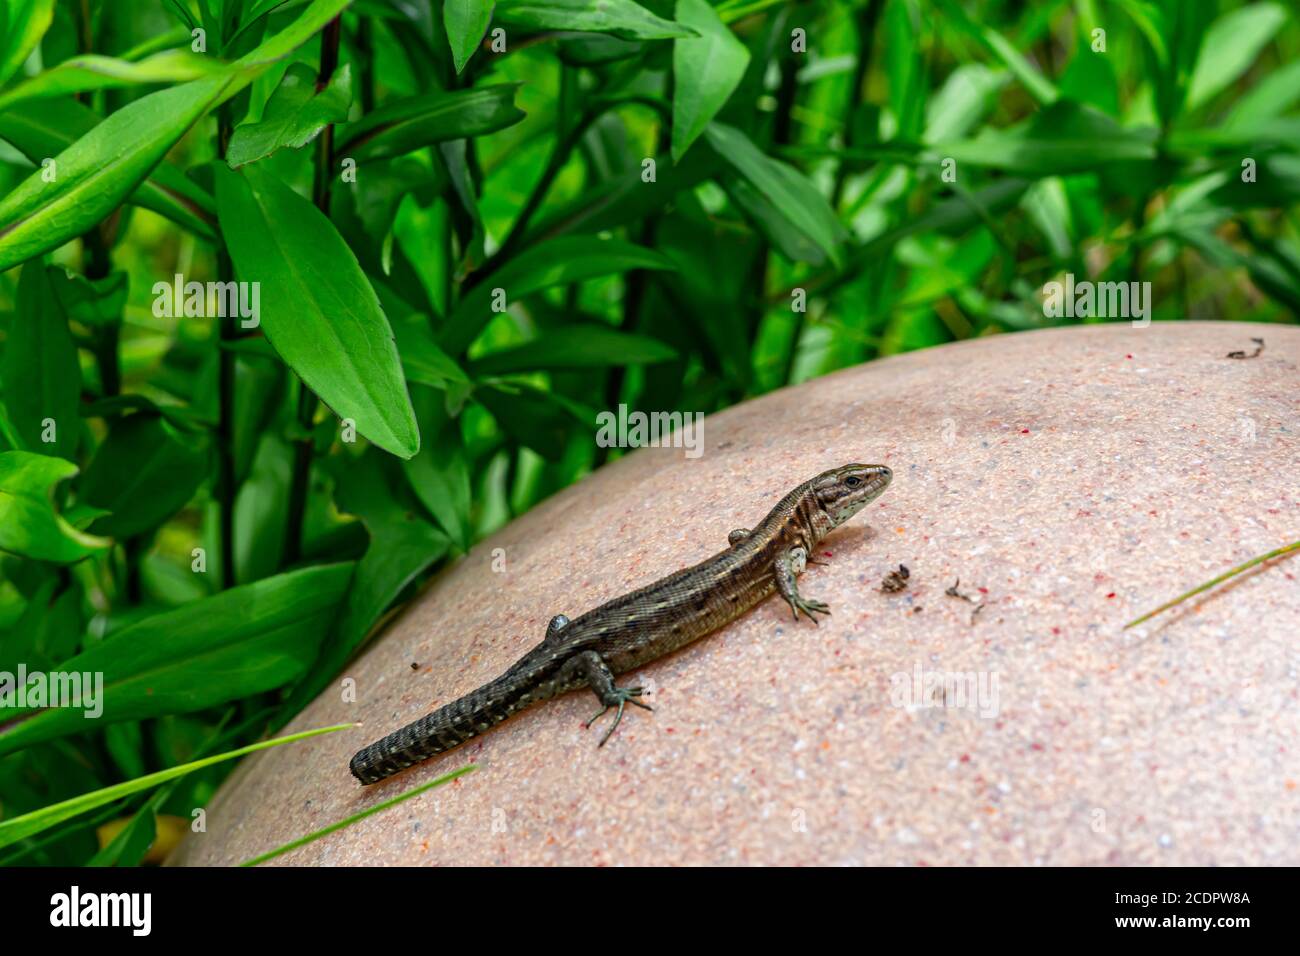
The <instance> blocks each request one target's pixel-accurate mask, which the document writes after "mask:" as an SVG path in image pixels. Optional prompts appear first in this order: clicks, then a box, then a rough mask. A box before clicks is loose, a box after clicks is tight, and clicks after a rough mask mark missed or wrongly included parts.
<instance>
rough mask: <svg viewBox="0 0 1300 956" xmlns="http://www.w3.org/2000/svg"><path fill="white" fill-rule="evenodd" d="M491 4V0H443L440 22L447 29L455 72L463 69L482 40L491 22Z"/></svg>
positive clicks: (492, 4)
mask: <svg viewBox="0 0 1300 956" xmlns="http://www.w3.org/2000/svg"><path fill="white" fill-rule="evenodd" d="M493 6H494V3H493V0H443V4H442V23H443V26H444V27H445V28H446V30H447V44H448V45H449V46H450V47H451V58H452V60H453V61H454V62H455V64H456V72H457V73H460V72H462V71H463V70H464V69H465V64H466V63H468V62H469V58H470V57H472V56H473V55H474V51H475V50H477V49H478V47H479V44H480V43H482V42H483V37H484V35H485V34H486V33H487V28H488V24H489V23H491V22H492V7H493Z"/></svg>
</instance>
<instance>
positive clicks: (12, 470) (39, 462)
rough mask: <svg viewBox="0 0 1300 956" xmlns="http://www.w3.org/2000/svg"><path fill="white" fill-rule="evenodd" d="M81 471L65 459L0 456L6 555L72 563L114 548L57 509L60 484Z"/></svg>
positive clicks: (0, 525) (0, 520)
mask: <svg viewBox="0 0 1300 956" xmlns="http://www.w3.org/2000/svg"><path fill="white" fill-rule="evenodd" d="M76 473H77V466H76V465H74V464H73V463H72V462H70V461H65V460H64V459H62V458H51V457H50V456H48V455H34V454H32V453H31V452H26V451H6V452H0V551H8V552H10V553H12V554H18V555H22V556H23V557H25V558H35V559H36V560H37V561H54V562H57V563H59V564H71V563H72V562H74V561H80V560H81V559H82V558H84V557H87V556H88V555H91V554H94V553H95V552H96V551H102V550H103V549H104V548H106V547H108V544H109V542H107V541H105V540H104V539H103V538H95V537H92V536H91V535H88V534H82V533H81V532H80V531H78V530H77V529H76V528H74V527H72V525H70V524H69V523H68V522H67V521H65V520H64V519H63V518H62V517H61V516H60V515H59V514H58V513H57V512H56V511H55V510H54V498H53V494H54V486H55V485H57V484H58V483H59V482H61V481H66V480H67V479H69V478H71V477H72V476H73V475H75V474H76Z"/></svg>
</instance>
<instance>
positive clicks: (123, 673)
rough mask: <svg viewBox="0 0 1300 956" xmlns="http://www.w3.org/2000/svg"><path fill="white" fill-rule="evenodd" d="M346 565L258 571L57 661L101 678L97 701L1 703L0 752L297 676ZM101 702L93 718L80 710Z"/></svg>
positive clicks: (342, 584)
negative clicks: (267, 574) (256, 576)
mask: <svg viewBox="0 0 1300 956" xmlns="http://www.w3.org/2000/svg"><path fill="white" fill-rule="evenodd" d="M352 570H353V566H352V565H351V564H350V563H349V564H332V565H326V566H323V567H314V568H307V569H304V570H301V571H291V572H289V573H287V574H280V575H276V576H275V577H271V578H264V579H263V580H261V581H257V582H255V583H253V584H244V585H241V586H239V587H234V588H231V589H230V590H228V591H223V592H222V593H220V594H217V595H214V596H212V597H208V598H203V599H202V600H199V601H194V602H193V603H191V604H186V605H183V606H182V607H179V608H176V609H175V610H171V611H166V612H164V613H162V614H154V615H152V616H151V617H147V618H145V619H144V620H142V621H139V622H138V623H136V624H131V625H129V626H127V627H125V628H123V629H122V630H121V631H118V632H115V633H114V634H113V635H112V636H111V637H110V638H108V639H107V640H104V641H101V642H99V643H97V644H94V645H93V646H91V647H90V649H88V650H86V651H83V652H82V653H81V654H79V655H77V656H76V657H74V658H72V659H71V660H68V661H65V662H63V663H62V664H61V665H60V666H59V670H60V671H62V672H66V673H82V674H86V673H89V674H97V675H102V680H103V683H102V687H97V688H96V690H95V693H94V699H91V696H90V695H89V694H87V695H84V699H79V700H76V701H73V702H72V706H63V707H45V708H33V707H30V706H29V707H22V708H18V707H14V708H6V709H5V710H4V711H3V713H4V714H5V716H6V718H8V719H7V721H6V722H5V723H3V724H0V755H3V754H7V753H13V752H14V751H15V750H21V749H23V748H25V747H30V746H31V745H32V744H34V743H38V742H40V741H42V740H51V739H53V738H56V737H61V736H65V735H67V734H71V733H78V732H82V731H86V730H89V729H92V728H94V727H95V726H97V725H98V726H102V725H104V724H111V723H117V722H119V721H123V720H141V719H144V718H148V717H157V716H160V715H162V714H183V713H189V712H190V711H195V710H201V709H203V708H204V707H211V706H213V705H215V704H220V703H224V702H225V701H228V700H237V699H239V698H241V697H248V696H250V695H252V694H259V693H262V692H263V691H268V690H274V689H275V688H277V687H281V686H283V685H285V684H287V683H289V682H291V681H293V680H296V679H297V678H299V677H301V676H302V674H303V673H304V672H305V671H306V670H307V668H308V667H310V666H311V662H312V661H313V660H314V659H315V657H316V653H317V650H318V648H319V647H320V643H321V640H322V638H323V636H324V634H325V633H326V632H327V631H328V629H329V626H330V623H331V622H332V620H333V619H334V617H335V615H336V613H337V609H338V605H339V602H340V601H341V600H342V598H343V594H344V589H345V588H346V587H347V585H348V582H349V581H350V580H351V578H352ZM96 680H97V682H98V678H97V679H96ZM100 708H102V713H100V714H99V716H98V717H89V716H88V715H87V712H90V713H94V712H95V711H96V710H98V709H100Z"/></svg>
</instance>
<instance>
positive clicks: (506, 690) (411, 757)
mask: <svg viewBox="0 0 1300 956" xmlns="http://www.w3.org/2000/svg"><path fill="white" fill-rule="evenodd" d="M892 478H893V472H891V471H890V469H889V468H887V467H886V466H884V465H860V464H849V465H843V466H841V467H839V468H834V469H832V470H830V471H825V472H822V473H821V474H820V475H818V476H817V477H815V478H813V479H811V480H809V481H805V482H803V483H802V484H801V485H799V486H798V487H796V488H795V489H794V490H792V491H790V492H789V493H788V494H786V495H785V497H783V498H782V499H781V500H780V502H778V503H777V505H776V507H774V508H773V509H772V510H771V512H769V513H768V515H767V517H766V518H764V519H763V520H762V522H760V523H759V524H758V525H757V526H756V527H754V528H753V530H749V529H744V528H739V529H737V530H735V531H732V532H731V533H730V534H729V535H728V536H727V543H728V547H727V549H726V550H725V551H722V552H720V553H718V554H716V555H714V556H713V557H711V558H708V559H707V560H705V561H702V562H700V563H699V564H696V565H694V566H692V567H689V568H684V569H683V570H681V571H678V572H676V573H675V574H670V575H669V576H668V577H666V578H663V579H661V580H659V581H656V582H655V583H653V584H650V585H647V586H646V587H643V588H640V589H638V590H635V591H631V592H629V593H627V594H624V595H622V596H621V597H617V598H614V599H613V600H612V601H608V602H606V603H605V604H602V605H600V606H599V607H597V608H595V609H593V610H591V611H588V612H587V613H586V614H583V615H581V616H580V617H578V618H576V619H574V620H570V619H569V618H568V617H566V616H565V615H563V614H557V615H555V616H554V617H553V618H551V621H550V624H549V625H547V628H546V636H545V637H544V638H543V639H542V641H541V643H539V644H538V645H537V646H536V647H534V648H533V649H532V650H530V651H529V652H528V653H526V654H525V655H524V656H523V657H521V658H520V659H519V660H518V661H517V662H515V664H514V665H512V666H511V667H510V668H509V669H508V670H507V671H506V672H505V673H504V674H502V675H501V676H500V677H498V678H496V679H495V680H492V681H489V682H488V683H486V684H484V685H483V686H482V687H479V688H478V689H477V690H474V691H471V692H470V693H468V694H466V695H465V696H463V697H460V698H458V699H456V700H454V701H452V702H451V703H449V704H447V705H445V706H443V707H441V708H439V709H437V710H435V711H433V712H432V713H430V714H428V715H426V716H424V717H421V718H420V719H419V720H417V721H415V722H413V723H411V724H408V725H407V726H405V727H403V728H401V729H400V730H396V731H394V732H393V733H391V734H389V735H388V736H387V737H384V738H383V739H382V740H378V741H376V742H375V743H372V744H370V745H369V746H367V747H364V748H362V749H361V750H359V751H357V753H356V754H355V755H354V756H353V757H352V761H351V763H350V769H351V771H352V774H353V776H355V777H356V778H357V779H358V780H360V781H361V782H362V783H363V784H370V783H377V782H378V781H380V780H383V779H385V778H386V777H390V776H392V775H393V774H395V773H398V772H399V771H402V770H404V769H406V768H407V767H410V766H412V765H414V764H416V763H419V762H420V761H422V760H425V759H427V758H429V757H432V756H434V755H436V754H440V753H444V752H445V751H448V750H451V749H452V748H454V747H457V746H459V745H460V744H463V743H465V742H466V741H467V740H470V739H471V738H474V737H477V736H478V735H479V734H482V733H483V732H485V731H487V730H489V729H491V728H492V727H495V726H496V725H497V724H499V723H501V722H502V721H504V720H506V719H507V718H509V717H511V716H512V715H514V714H516V713H518V712H519V711H521V710H523V709H524V708H526V707H529V706H531V705H532V704H535V703H538V702H540V701H544V700H550V699H551V698H553V697H556V696H558V695H560V694H563V693H567V692H568V691H571V690H576V689H578V688H581V687H590V688H591V689H592V691H593V692H594V693H595V695H596V697H597V698H598V699H599V701H600V704H601V710H600V712H599V713H597V714H596V715H595V716H593V717H592V718H591V719H590V720H588V721H587V722H586V723H585V724H584V725H583V726H584V727H588V728H590V727H591V726H592V725H593V724H594V723H595V722H596V721H597V720H599V719H600V718H601V717H603V716H604V715H605V714H606V713H608V712H609V711H610V710H611V709H613V708H617V712H616V714H615V716H614V722H613V723H612V724H611V725H610V727H609V729H608V730H607V731H606V732H605V735H604V736H603V737H602V738H601V741H600V744H599V745H598V746H601V747H603V746H604V745H605V742H606V741H608V740H609V738H610V736H611V735H612V734H613V733H614V731H615V730H616V729H617V728H618V725H619V722H620V721H621V720H622V719H623V709H624V707H625V706H626V705H628V704H632V705H634V706H637V707H641V708H644V709H645V710H651V709H652V708H651V707H650V705H649V704H646V703H643V702H642V701H640V700H639V699H638V698H639V697H641V695H642V693H643V689H642V688H641V687H639V686H632V687H619V686H617V685H616V684H615V682H614V677H615V675H618V674H623V673H625V672H627V671H630V670H633V669H635V668H637V667H640V666H641V665H643V664H645V663H647V662H649V661H652V660H655V659H656V658H659V657H663V656H664V655H665V654H669V653H671V652H672V651H675V650H677V649H678V648H680V647H682V646H684V645H686V644H689V643H690V642H692V641H694V640H696V639H698V638H701V637H704V636H705V635H706V634H709V633H712V632H713V631H716V630H718V629H719V628H721V627H722V626H724V625H726V624H729V623H730V622H731V621H734V620H735V619H736V618H738V617H740V616H741V615H742V614H744V613H745V612H746V611H748V610H749V609H750V608H752V607H754V606H755V605H757V604H758V603H759V602H761V601H763V600H765V599H766V598H768V597H769V596H770V595H772V594H773V593H774V592H779V593H780V595H781V597H782V598H784V599H785V601H786V603H788V604H789V605H790V609H791V612H792V613H793V615H794V619H795V621H796V622H798V620H799V613H800V612H801V611H802V612H803V613H804V614H805V615H806V616H807V617H808V618H809V619H810V620H811V621H812V622H813V623H814V624H816V623H817V618H816V615H817V614H829V613H830V608H829V607H828V606H827V605H826V604H824V603H822V602H821V601H816V600H812V599H810V598H805V597H803V596H802V595H801V594H800V593H799V589H798V586H797V584H796V577H797V576H798V575H800V574H802V573H803V571H804V569H805V567H806V566H807V565H808V564H822V563H825V562H821V561H817V560H815V559H814V558H813V551H814V549H815V548H816V547H817V545H818V543H819V542H820V541H821V540H822V538H824V537H825V536H826V535H827V534H828V533H830V531H831V530H832V529H834V528H836V527H838V526H839V525H841V524H843V523H844V522H845V521H848V520H849V519H850V518H851V517H853V516H854V515H855V514H857V513H858V512H859V511H861V510H862V509H863V508H864V507H866V505H868V504H869V503H870V502H872V501H874V500H875V499H876V498H877V497H879V496H880V495H881V494H882V493H883V492H884V490H885V488H886V487H888V485H889V482H890V481H891V479H892Z"/></svg>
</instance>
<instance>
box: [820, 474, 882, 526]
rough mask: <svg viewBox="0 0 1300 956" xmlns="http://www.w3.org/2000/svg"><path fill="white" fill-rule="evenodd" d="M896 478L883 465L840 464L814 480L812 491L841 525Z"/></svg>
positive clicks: (834, 523)
mask: <svg viewBox="0 0 1300 956" xmlns="http://www.w3.org/2000/svg"><path fill="white" fill-rule="evenodd" d="M893 477H894V473H893V472H892V471H890V470H889V469H888V468H886V467H885V466H884V465H841V466H840V467H839V468H833V469H831V470H830V471H826V472H822V473H821V474H820V475H818V476H817V477H816V478H814V479H813V482H812V486H813V494H815V495H816V496H817V504H818V505H820V506H821V509H822V510H823V511H824V512H826V514H827V516H829V517H830V519H831V522H832V524H833V526H835V527H838V526H839V525H842V524H844V522H846V521H848V520H849V519H850V518H852V517H853V516H854V515H855V514H857V513H858V512H859V511H861V510H862V509H863V508H865V507H866V506H867V505H869V504H870V503H871V502H873V501H875V500H876V499H877V498H879V497H880V495H881V494H882V493H883V492H884V490H885V489H886V488H888V487H889V482H890V480H891V479H892V478H893Z"/></svg>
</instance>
